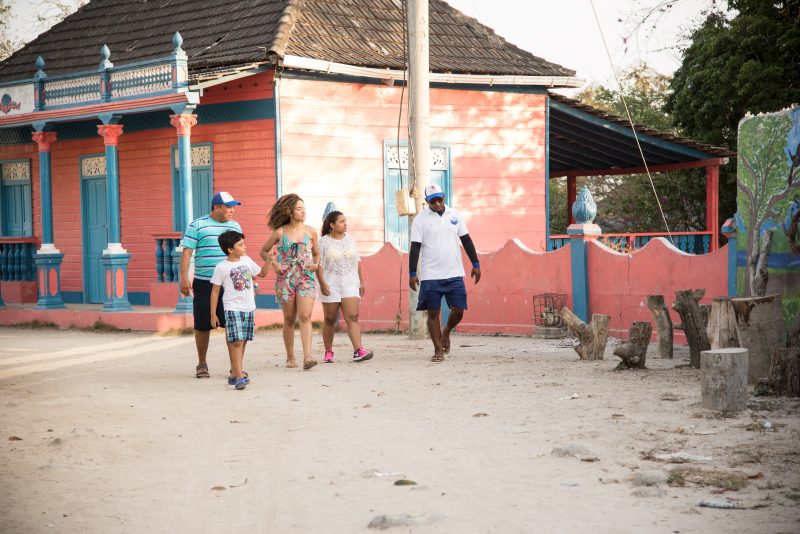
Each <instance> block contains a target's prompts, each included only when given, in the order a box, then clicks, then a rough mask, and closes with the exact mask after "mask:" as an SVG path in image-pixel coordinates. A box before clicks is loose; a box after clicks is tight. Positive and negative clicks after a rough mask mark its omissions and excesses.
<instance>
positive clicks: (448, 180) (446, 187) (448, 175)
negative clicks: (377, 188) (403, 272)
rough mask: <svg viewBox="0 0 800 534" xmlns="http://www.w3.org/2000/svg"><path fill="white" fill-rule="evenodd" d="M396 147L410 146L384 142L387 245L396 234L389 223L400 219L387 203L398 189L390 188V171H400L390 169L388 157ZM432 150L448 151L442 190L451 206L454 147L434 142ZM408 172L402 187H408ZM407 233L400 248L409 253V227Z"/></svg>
mask: <svg viewBox="0 0 800 534" xmlns="http://www.w3.org/2000/svg"><path fill="white" fill-rule="evenodd" d="M395 146H399V147H404V146H405V147H407V146H408V141H405V140H401V141H400V143H399V144H398V143H397V140H385V141H384V142H383V191H384V205H383V240H384V242H386V243H391V242H392V233H393V232H394V230H393V229H392V228H390V226H389V224H388V222H389V220H390V219H394V218H396V217H398V215H397V212H396V211H393V208H392V207H391V206H390V205H389V203H388V202H387V199H388V198H389V195H392V196H394V191H395V190H396V188H395V189H391V190H390V187H392V186H393V184H390V183H389V176H390V171H392V170H399V169H395V168H394V167H392V168H390V167H389V161H388V157H387V156H388V151H389V149H390V148H392V147H395ZM431 148H443V149H445V150H447V169H445V170H444V178H443V179H442V189H443V191H444V199H445V202H446V203H447V205H448V206H449V205H451V202H452V196H453V150H452V145H451V144H450V143H444V142H441V141H433V142H431ZM408 171H409V170H408V169H403V178H404V180H403V182H402V183H401V184H400V186H401V187H408V176H409V174H408ZM431 172H442V171H441V170H439V169H437V170H434V169H431ZM401 227H402V225H401ZM401 230H402V228H401ZM405 231H406V236H405V239H401V240H400V242H401V244H402V246H401V247H400V248H401V249H402V251H403V252H408V249H409V243H408V239H407V237H408V236H407V234H408V227H407V225H406V228H405Z"/></svg>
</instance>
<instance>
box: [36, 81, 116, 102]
mask: <svg viewBox="0 0 800 534" xmlns="http://www.w3.org/2000/svg"><path fill="white" fill-rule="evenodd" d="M100 85H101V84H100V76H98V75H93V76H82V77H80V78H69V79H66V80H52V81H47V82H46V83H45V87H46V90H45V92H44V105H45V106H63V105H68V104H81V103H84V102H96V101H100V100H102V94H101V87H100Z"/></svg>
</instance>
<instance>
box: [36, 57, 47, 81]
mask: <svg viewBox="0 0 800 534" xmlns="http://www.w3.org/2000/svg"><path fill="white" fill-rule="evenodd" d="M42 78H47V75H46V74H45V73H44V58H43V57H42V56H39V57H37V58H36V75H35V76H34V77H33V79H34V80H41V79H42Z"/></svg>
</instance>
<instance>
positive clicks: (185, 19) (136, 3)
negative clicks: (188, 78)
mask: <svg viewBox="0 0 800 534" xmlns="http://www.w3.org/2000/svg"><path fill="white" fill-rule="evenodd" d="M401 6H402V4H401V0H226V1H224V2H220V1H219V0H92V1H91V2H90V3H88V4H87V5H85V6H83V7H82V8H80V9H79V10H78V11H77V12H75V13H74V14H72V15H71V16H69V17H67V18H66V19H65V20H64V21H62V22H61V23H59V24H57V25H55V26H53V27H52V28H51V29H50V30H48V31H47V32H45V33H43V34H42V35H40V36H39V37H37V38H36V39H35V40H33V41H31V42H30V43H28V45H27V46H25V47H24V48H22V49H20V50H18V51H17V52H16V53H14V54H13V55H12V56H11V57H9V58H8V59H6V60H5V61H3V62H2V63H0V82H7V81H12V80H21V79H26V78H32V77H33V74H34V72H35V70H36V69H35V67H34V63H35V61H36V57H37V56H40V55H41V56H42V57H43V58H44V59H45V62H46V66H45V71H46V72H47V74H48V75H50V76H52V75H57V74H66V73H70V72H79V71H86V70H93V69H96V68H97V67H98V65H99V63H100V48H101V47H102V46H103V45H104V44H105V45H108V47H109V49H110V50H111V58H110V59H111V61H112V62H113V63H115V64H118V65H123V64H128V63H133V62H137V61H142V60H146V59H153V58H159V57H165V56H168V55H169V54H170V53H171V51H172V35H173V34H174V33H175V32H176V31H179V32H180V33H181V35H182V36H183V39H184V41H183V48H184V50H185V51H186V53H187V55H188V56H189V69H190V72H192V73H193V74H194V75H195V76H196V75H197V74H198V73H200V72H203V71H209V70H215V69H219V68H221V67H237V66H242V65H247V64H252V63H258V62H263V61H267V60H268V59H269V55H270V54H275V55H277V56H279V57H283V56H284V55H286V54H290V55H295V56H300V57H306V58H310V59H319V60H324V61H334V62H338V63H346V64H349V65H356V66H364V67H379V68H380V67H386V68H395V69H399V68H402V67H403V41H402V27H403V26H402V22H403V17H402V10H401ZM430 13H431V18H430V32H431V39H430V65H431V70H433V71H434V72H452V73H460V74H498V75H524V76H572V75H573V74H574V71H572V70H569V69H565V68H564V67H561V66H559V65H556V64H554V63H550V62H548V61H545V60H544V59H541V58H538V57H536V56H534V55H533V54H530V53H528V52H526V51H524V50H521V49H519V48H517V47H516V46H514V45H512V44H511V43H509V42H507V41H506V40H505V39H503V38H502V37H499V36H498V35H496V34H495V33H494V32H493V31H492V29H491V28H488V27H486V26H484V25H482V24H480V23H479V22H478V21H476V20H475V19H472V18H470V17H467V16H466V15H464V14H463V13H461V12H460V11H458V10H456V9H454V8H452V7H450V6H449V5H448V4H447V3H445V2H444V1H442V0H430Z"/></svg>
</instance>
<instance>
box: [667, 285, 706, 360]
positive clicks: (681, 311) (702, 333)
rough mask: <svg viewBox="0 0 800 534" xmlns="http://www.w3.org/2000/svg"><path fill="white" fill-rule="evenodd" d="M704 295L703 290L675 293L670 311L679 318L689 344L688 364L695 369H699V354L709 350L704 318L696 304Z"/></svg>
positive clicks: (704, 291)
mask: <svg viewBox="0 0 800 534" xmlns="http://www.w3.org/2000/svg"><path fill="white" fill-rule="evenodd" d="M705 294H706V290H705V289H695V290H694V291H690V290H685V291H676V292H675V302H673V303H672V309H673V310H675V311H676V312H678V315H680V316H681V328H682V329H683V333H684V334H686V342H687V343H688V344H689V354H690V359H689V363H690V365H691V366H692V367H694V368H695V369H697V368H699V367H700V353H701V352H703V351H704V350H709V349H710V348H711V344H710V343H709V342H708V335H707V334H706V317H705V316H704V313H703V311H702V310H701V308H700V305H699V304H698V302H699V301H700V299H701V298H703V296H704V295H705Z"/></svg>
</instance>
